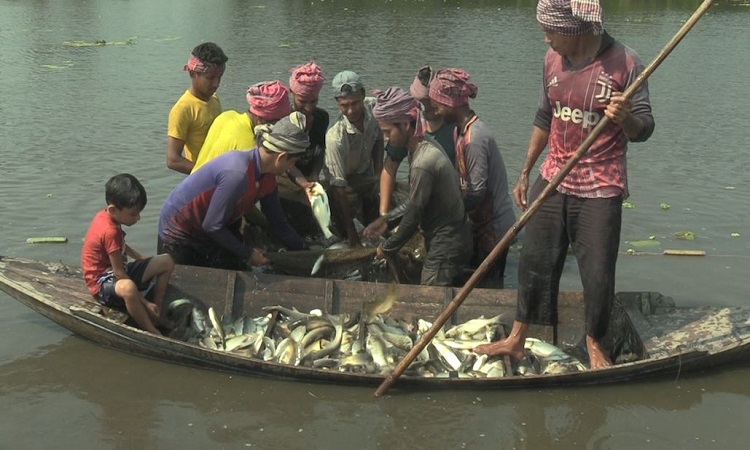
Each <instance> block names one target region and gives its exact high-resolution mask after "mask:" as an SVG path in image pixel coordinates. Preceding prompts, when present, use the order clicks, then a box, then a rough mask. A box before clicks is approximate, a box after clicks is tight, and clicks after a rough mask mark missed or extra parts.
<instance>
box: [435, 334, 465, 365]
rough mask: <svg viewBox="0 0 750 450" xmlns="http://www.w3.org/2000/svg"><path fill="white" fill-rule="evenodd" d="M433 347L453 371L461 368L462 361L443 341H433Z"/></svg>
mask: <svg viewBox="0 0 750 450" xmlns="http://www.w3.org/2000/svg"><path fill="white" fill-rule="evenodd" d="M431 345H432V346H433V347H434V348H435V350H437V352H438V354H439V355H440V358H441V359H442V360H443V361H445V363H446V364H447V365H448V366H449V367H450V368H451V369H452V370H458V369H459V367H461V360H459V359H458V356H456V354H455V353H453V351H452V350H451V349H450V348H449V347H448V346H447V345H445V344H443V343H442V342H441V341H439V340H436V339H433V340H432V342H431Z"/></svg>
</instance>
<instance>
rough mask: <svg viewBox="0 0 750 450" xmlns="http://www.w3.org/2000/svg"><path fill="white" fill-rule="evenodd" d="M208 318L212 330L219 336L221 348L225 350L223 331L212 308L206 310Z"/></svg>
mask: <svg viewBox="0 0 750 450" xmlns="http://www.w3.org/2000/svg"><path fill="white" fill-rule="evenodd" d="M208 318H209V319H210V320H211V324H212V325H213V326H214V330H216V332H217V333H218V334H219V339H220V340H221V347H222V348H223V349H224V350H226V349H227V344H226V341H225V340H224V329H223V328H222V327H221V322H219V319H218V317H216V312H215V311H214V309H213V307H210V308H208Z"/></svg>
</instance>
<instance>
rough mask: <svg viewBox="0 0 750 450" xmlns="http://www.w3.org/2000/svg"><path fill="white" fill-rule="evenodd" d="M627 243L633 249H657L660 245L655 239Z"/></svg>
mask: <svg viewBox="0 0 750 450" xmlns="http://www.w3.org/2000/svg"><path fill="white" fill-rule="evenodd" d="M628 243H629V244H630V245H632V246H633V247H635V248H643V247H657V246H659V245H661V242H659V241H657V240H655V239H644V240H642V241H629V242H628Z"/></svg>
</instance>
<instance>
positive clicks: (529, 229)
mask: <svg viewBox="0 0 750 450" xmlns="http://www.w3.org/2000/svg"><path fill="white" fill-rule="evenodd" d="M547 185H548V183H547V181H545V180H544V179H543V178H542V177H539V178H538V179H537V181H536V182H535V183H534V186H533V187H532V188H531V192H530V194H529V204H531V202H532V201H533V200H534V199H536V198H537V197H538V196H539V194H540V193H541V192H542V190H543V189H544V188H545V187H546V186H547ZM621 223H622V196H617V197H612V198H580V197H574V196H571V195H565V194H561V193H560V192H558V191H555V192H554V194H552V195H551V196H550V197H549V198H547V200H545V201H544V202H543V203H542V205H541V207H540V208H539V209H538V210H537V212H536V213H535V214H534V215H533V216H532V217H531V218H530V219H529V221H528V223H527V224H526V228H525V237H524V239H523V247H522V250H521V257H520V260H519V263H518V302H517V309H516V320H518V321H519V322H523V323H531V324H537V325H556V324H557V321H558V313H557V295H558V292H559V289H560V276H561V275H562V271H563V267H564V265H565V257H566V255H567V251H568V246H570V247H572V249H573V253H574V254H575V257H576V261H577V262H578V269H579V272H580V274H581V282H582V284H583V299H584V308H585V312H584V314H585V318H586V333H587V334H588V335H589V336H591V337H592V338H594V339H597V340H599V339H601V338H603V337H604V335H605V334H606V333H607V327H608V326H609V318H610V314H611V311H612V303H613V301H614V294H615V266H616V263H617V251H618V248H619V246H620V226H621Z"/></svg>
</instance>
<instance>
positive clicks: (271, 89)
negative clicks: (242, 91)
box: [247, 81, 292, 121]
mask: <svg viewBox="0 0 750 450" xmlns="http://www.w3.org/2000/svg"><path fill="white" fill-rule="evenodd" d="M247 104H248V105H249V108H250V112H251V113H252V114H255V115H256V116H258V117H261V118H263V119H265V120H269V121H274V120H279V119H281V118H282V117H284V116H288V115H289V113H291V112H292V107H291V105H290V104H289V94H288V93H287V89H286V86H284V85H283V84H281V83H280V82H279V81H266V82H263V83H258V84H254V85H252V86H249V87H248V88H247Z"/></svg>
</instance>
